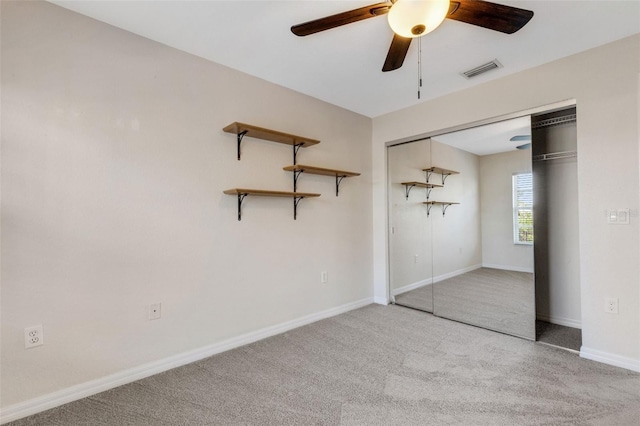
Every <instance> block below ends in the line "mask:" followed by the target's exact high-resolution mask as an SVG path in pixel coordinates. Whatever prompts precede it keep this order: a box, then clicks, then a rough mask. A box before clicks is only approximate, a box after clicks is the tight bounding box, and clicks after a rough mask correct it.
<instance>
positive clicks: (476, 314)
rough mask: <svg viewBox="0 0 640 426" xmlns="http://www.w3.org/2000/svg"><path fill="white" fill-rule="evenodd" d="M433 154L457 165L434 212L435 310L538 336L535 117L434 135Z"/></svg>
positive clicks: (497, 328)
mask: <svg viewBox="0 0 640 426" xmlns="http://www.w3.org/2000/svg"><path fill="white" fill-rule="evenodd" d="M431 159H432V161H433V163H434V164H437V165H438V166H440V167H442V168H443V169H448V170H452V171H455V172H456V173H455V174H451V175H449V176H446V175H445V176H443V177H446V180H443V181H442V182H443V188H442V190H441V191H439V193H438V196H439V197H442V199H441V200H440V201H445V202H451V203H452V204H451V205H450V206H449V207H448V208H447V209H446V210H445V209H444V207H443V208H441V209H439V210H437V211H436V212H435V214H433V215H432V216H430V221H431V224H432V225H431V226H432V229H433V233H432V244H433V247H434V248H433V274H434V277H433V282H434V284H433V299H434V314H436V315H438V316H441V317H444V318H449V319H453V320H456V321H461V322H464V323H467V324H472V325H476V326H479V327H483V328H487V329H490V330H495V331H499V332H502V333H507V334H512V335H515V336H519V337H524V338H527V339H532V340H533V339H535V319H536V314H535V281H534V274H533V272H534V262H533V255H534V253H533V187H532V173H531V171H532V166H531V164H532V163H531V120H530V117H528V116H527V117H521V118H517V119H512V120H508V121H502V122H498V123H493V124H488V125H485V126H480V127H474V128H471V129H466V130H462V131H458V132H453V133H448V134H444V135H440V136H434V137H433V138H432V143H431ZM453 203H456V204H453Z"/></svg>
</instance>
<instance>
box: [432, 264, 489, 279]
mask: <svg viewBox="0 0 640 426" xmlns="http://www.w3.org/2000/svg"><path fill="white" fill-rule="evenodd" d="M479 268H482V265H471V266H468V267H466V268H462V269H456V270H455V271H453V272H447V273H446V274H442V275H438V276H437V277H433V282H434V283H437V282H440V281H444V280H447V279H449V278H453V277H457V276H458V275H462V274H466V273H467V272H471V271H475V270H476V269H479Z"/></svg>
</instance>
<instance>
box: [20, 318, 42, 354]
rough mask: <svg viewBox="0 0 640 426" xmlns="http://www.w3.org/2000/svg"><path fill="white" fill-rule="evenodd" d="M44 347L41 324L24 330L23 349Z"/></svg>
mask: <svg viewBox="0 0 640 426" xmlns="http://www.w3.org/2000/svg"><path fill="white" fill-rule="evenodd" d="M42 345H44V333H43V331H42V324H38V325H34V326H32V327H27V328H25V329H24V348H25V349H31V348H35V347H36V346H42Z"/></svg>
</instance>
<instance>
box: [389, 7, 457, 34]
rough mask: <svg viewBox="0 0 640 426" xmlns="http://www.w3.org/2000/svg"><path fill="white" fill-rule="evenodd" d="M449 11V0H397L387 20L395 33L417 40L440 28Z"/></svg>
mask: <svg viewBox="0 0 640 426" xmlns="http://www.w3.org/2000/svg"><path fill="white" fill-rule="evenodd" d="M448 11H449V0H397V1H396V2H395V3H394V4H393V6H391V9H390V10H389V13H388V14H387V18H388V20H389V25H390V26H391V29H392V30H393V32H394V33H396V34H398V35H399V36H402V37H407V38H415V37H420V36H423V35H425V34H427V33H430V32H431V31H433V30H435V29H436V28H438V25H440V24H441V23H442V21H444V18H445V17H446V16H447V12H448Z"/></svg>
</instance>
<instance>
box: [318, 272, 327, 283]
mask: <svg viewBox="0 0 640 426" xmlns="http://www.w3.org/2000/svg"><path fill="white" fill-rule="evenodd" d="M328 282H329V273H328V272H327V271H322V272H320V283H321V284H326V283H328Z"/></svg>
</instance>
